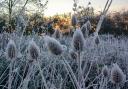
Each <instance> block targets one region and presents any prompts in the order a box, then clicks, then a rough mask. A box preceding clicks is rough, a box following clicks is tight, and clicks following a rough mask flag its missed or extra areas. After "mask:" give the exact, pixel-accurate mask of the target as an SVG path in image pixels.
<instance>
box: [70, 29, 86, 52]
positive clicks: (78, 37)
mask: <svg viewBox="0 0 128 89" xmlns="http://www.w3.org/2000/svg"><path fill="white" fill-rule="evenodd" d="M72 47H73V50H75V51H82V50H83V48H84V36H83V34H82V32H81V30H79V29H77V30H76V31H75V32H74V34H73V40H72Z"/></svg>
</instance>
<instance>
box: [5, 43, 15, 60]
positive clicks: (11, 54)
mask: <svg viewBox="0 0 128 89" xmlns="http://www.w3.org/2000/svg"><path fill="white" fill-rule="evenodd" d="M6 57H7V59H9V60H14V59H16V57H17V48H16V45H15V43H14V41H13V40H10V41H9V43H8V44H7V48H6Z"/></svg>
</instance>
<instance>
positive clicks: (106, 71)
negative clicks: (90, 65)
mask: <svg viewBox="0 0 128 89" xmlns="http://www.w3.org/2000/svg"><path fill="white" fill-rule="evenodd" d="M102 75H103V76H104V77H105V78H107V77H108V76H109V69H108V67H107V66H104V67H103V69H102Z"/></svg>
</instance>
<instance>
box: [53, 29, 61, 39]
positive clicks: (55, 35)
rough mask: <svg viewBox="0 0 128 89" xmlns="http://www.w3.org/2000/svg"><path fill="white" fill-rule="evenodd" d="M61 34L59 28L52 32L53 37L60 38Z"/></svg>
mask: <svg viewBox="0 0 128 89" xmlns="http://www.w3.org/2000/svg"><path fill="white" fill-rule="evenodd" d="M60 36H61V34H60V31H59V30H55V32H54V34H53V37H54V38H60Z"/></svg>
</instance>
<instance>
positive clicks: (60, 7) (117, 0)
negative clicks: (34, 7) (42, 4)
mask: <svg viewBox="0 0 128 89" xmlns="http://www.w3.org/2000/svg"><path fill="white" fill-rule="evenodd" d="M78 1H79V3H78V4H80V5H83V6H85V7H86V6H87V4H88V2H89V1H90V2H91V4H92V6H93V7H94V10H95V11H101V10H102V9H103V8H104V5H105V3H106V1H107V0H78ZM47 7H48V8H47V9H46V10H45V16H53V15H55V14H57V13H58V14H63V13H66V12H72V7H73V0H49V3H48V6H47ZM121 9H127V10H128V0H113V3H112V5H111V7H110V10H109V11H119V10H121Z"/></svg>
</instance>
